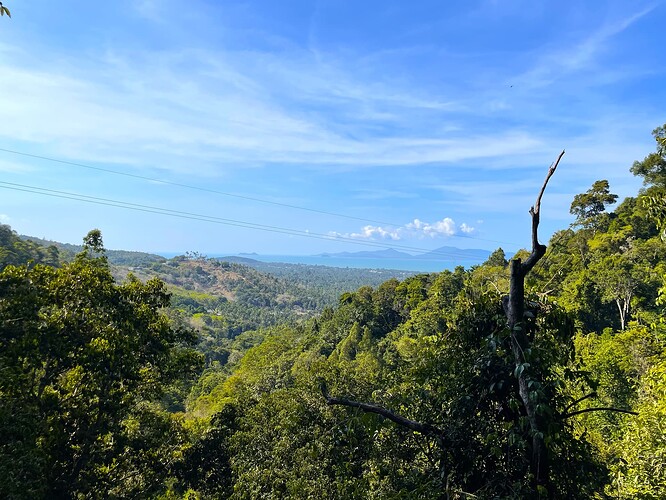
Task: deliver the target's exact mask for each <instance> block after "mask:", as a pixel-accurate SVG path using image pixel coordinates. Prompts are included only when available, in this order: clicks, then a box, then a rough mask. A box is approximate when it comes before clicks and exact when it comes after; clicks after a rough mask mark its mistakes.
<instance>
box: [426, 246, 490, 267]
mask: <svg viewBox="0 0 666 500" xmlns="http://www.w3.org/2000/svg"><path fill="white" fill-rule="evenodd" d="M491 253H492V252H490V251H488V250H482V249H480V248H457V247H449V246H443V247H439V248H436V249H435V250H431V251H430V252H428V253H424V254H421V255H417V256H416V257H415V258H417V259H425V260H443V261H455V262H459V261H460V262H465V263H466V264H469V261H472V262H473V263H475V264H477V263H478V264H481V263H483V262H484V261H486V260H488V257H490V254H491Z"/></svg>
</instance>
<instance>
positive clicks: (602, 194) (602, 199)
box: [569, 180, 617, 230]
mask: <svg viewBox="0 0 666 500" xmlns="http://www.w3.org/2000/svg"><path fill="white" fill-rule="evenodd" d="M616 200H617V195H616V194H612V193H611V192H610V188H609V185H608V181H607V180H600V181H596V182H595V183H594V184H592V187H591V188H590V189H588V190H587V192H585V193H582V194H577V195H576V196H574V199H573V201H572V202H571V208H570V210H569V211H570V212H571V214H572V215H575V216H576V221H575V222H574V224H575V225H576V226H580V227H583V228H587V229H594V230H598V229H600V228H601V226H602V224H603V222H604V217H603V214H604V212H605V211H606V207H607V206H608V205H612V204H613V203H615V201H616ZM606 219H607V218H606Z"/></svg>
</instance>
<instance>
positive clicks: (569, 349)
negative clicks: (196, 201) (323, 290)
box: [0, 127, 666, 499]
mask: <svg viewBox="0 0 666 500" xmlns="http://www.w3.org/2000/svg"><path fill="white" fill-rule="evenodd" d="M664 130H665V129H664V127H659V128H657V129H656V130H655V131H654V136H655V139H656V141H657V148H656V151H655V152H653V153H650V154H649V155H648V156H646V158H645V159H644V160H642V161H637V162H636V163H634V165H633V166H632V167H631V171H632V173H634V174H635V175H638V176H640V177H642V178H643V180H644V186H643V188H642V190H641V191H640V192H639V193H638V194H637V196H635V197H629V198H626V199H624V200H622V201H621V202H620V203H619V204H617V206H615V207H614V209H613V210H612V211H609V207H610V206H611V205H614V203H615V201H616V199H617V197H616V195H614V194H612V192H611V186H610V185H609V183H608V182H607V181H605V180H599V181H596V182H595V183H593V185H592V186H591V188H590V190H588V191H587V192H586V193H582V194H580V195H577V196H576V197H575V198H574V200H573V202H572V205H571V211H572V214H573V215H575V217H576V221H575V222H574V225H573V226H572V227H571V228H569V229H564V230H562V231H559V232H558V233H556V234H555V235H553V237H552V238H551V240H550V242H549V245H548V248H547V250H546V253H545V255H544V257H543V258H541V259H540V260H539V261H538V263H537V264H536V266H535V267H534V268H533V269H532V270H531V272H530V273H529V274H527V276H526V281H525V298H526V302H525V312H524V315H523V316H522V321H519V322H518V324H516V325H515V326H514V328H513V329H509V328H508V327H507V319H506V315H505V310H504V308H503V305H502V304H503V297H505V296H506V295H507V293H508V292H509V287H510V268H511V266H513V265H514V264H510V263H509V262H507V260H506V258H505V256H504V253H503V251H501V249H498V251H496V252H495V253H494V254H493V255H492V256H491V258H489V260H488V261H487V262H486V263H484V264H483V265H481V266H478V267H475V268H472V269H463V268H462V267H459V268H457V269H455V270H454V271H444V272H441V273H432V274H421V275H417V276H413V277H409V278H406V279H404V280H402V281H399V280H397V279H391V280H388V281H385V282H384V283H382V284H381V285H378V286H376V287H374V288H371V287H368V286H364V287H361V288H358V289H357V290H356V291H353V292H346V293H343V294H342V295H341V296H340V297H339V300H338V303H337V305H336V306H335V307H329V308H325V309H323V311H322V312H321V313H319V314H317V315H315V316H306V317H303V318H302V319H300V320H299V319H297V318H296V319H291V320H289V321H287V322H286V323H281V324H273V325H269V324H264V325H263V326H262V327H261V328H259V329H258V330H255V331H252V330H246V331H243V332H242V333H240V334H238V335H236V334H234V335H231V336H229V335H226V336H224V335H219V336H216V335H214V333H215V332H216V331H218V330H217V329H219V328H223V326H218V324H217V323H215V321H218V320H217V319H215V320H214V319H213V318H212V316H215V315H210V314H209V316H210V317H211V319H210V321H209V324H207V325H206V326H207V328H208V330H206V331H207V332H208V333H207V335H208V337H209V340H208V341H207V342H204V343H202V342H201V341H200V340H199V341H197V334H196V333H195V332H194V331H193V330H192V329H191V328H189V326H188V325H191V324H196V321H195V320H192V321H195V322H194V323H193V322H192V321H191V319H192V318H194V315H196V314H201V313H196V312H193V311H188V310H187V309H186V308H182V307H181V308H180V312H179V313H178V314H175V313H174V310H173V309H170V308H169V303H170V300H171V296H170V293H168V291H167V289H166V288H165V285H164V283H162V282H161V281H159V280H154V279H153V280H147V281H145V282H144V281H141V280H138V279H136V278H133V277H131V276H130V277H129V278H128V279H127V280H126V281H124V282H122V283H119V282H117V281H116V280H114V278H113V275H112V273H111V269H110V266H109V263H108V261H107V259H106V257H105V251H104V248H103V245H102V242H101V234H99V233H98V232H91V233H90V234H89V235H88V236H87V237H86V239H85V246H84V249H83V251H82V252H81V253H79V254H78V255H77V256H76V258H75V259H74V260H73V261H71V262H62V260H61V257H60V255H59V253H58V251H57V248H56V249H55V250H54V249H45V248H44V247H41V246H39V245H37V244H35V243H31V242H25V241H22V240H20V239H19V238H17V237H16V235H15V234H14V233H13V232H12V231H11V230H10V229H9V228H8V227H6V226H3V227H2V228H0V238H1V240H0V248H1V249H2V250H1V253H0V267H2V268H4V269H3V270H2V271H1V272H0V322H1V326H0V328H1V330H0V331H1V335H2V337H1V338H0V342H1V343H0V368H1V370H0V400H1V401H0V413H1V415H0V426H1V427H2V433H1V434H0V435H1V436H2V438H0V439H2V441H0V449H1V450H2V453H0V489H2V494H3V496H5V497H9V498H40V497H41V498H54V497H61V498H71V497H77V496H81V497H119V498H123V497H131V496H137V495H140V496H144V497H154V498H169V499H171V498H311V497H320V498H442V497H445V498H446V497H448V498H465V497H468V498H474V497H476V498H534V497H543V498H603V497H608V496H613V497H619V498H664V497H666V469H665V468H664V467H663V464H664V462H665V460H666V442H664V438H663V429H664V428H665V426H666V349H665V347H666V346H665V343H666V324H665V323H664V318H665V316H664V312H665V311H664V307H665V306H666V285H665V281H664V280H665V277H666V259H665V257H666V243H665V242H664V241H663V240H662V238H661V235H662V231H663V230H664V227H666V217H665V214H664V206H666V204H665V203H664V200H665V197H664V196H665V191H664V190H665V189H666V168H665V167H666V147H665V146H664V145H663V139H664ZM528 255H529V253H528V252H526V251H520V252H518V253H517V254H516V256H515V258H521V259H523V260H524V259H525V258H527V257H528ZM156 265H159V266H163V265H164V263H158V264H156ZM185 269H186V268H185V267H184V268H183V270H185ZM202 269H203V268H202ZM203 270H205V269H203ZM206 272H208V271H206ZM196 273H197V272H196V271H195V272H194V274H195V275H196ZM202 276H203V275H202ZM266 286H267V287H268V282H266ZM275 290H276V291H277V288H276V289H275ZM269 295H270V294H268V295H265V297H266V298H267V300H269V302H270V300H271V298H270V296H269ZM178 300H180V299H178ZM275 304H276V306H277V304H278V302H277V301H276V302H275ZM219 312H221V314H220V315H219V316H220V318H221V319H219V321H220V322H221V323H220V324H224V321H225V314H228V313H226V312H224V311H223V310H222V309H220V311H219ZM201 321H203V320H201ZM202 324H203V323H202ZM516 328H518V329H519V331H520V332H521V335H523V336H524V339H525V341H524V343H523V344H522V347H524V352H523V354H522V355H521V357H520V359H519V360H518V358H516V356H515V345H514V344H513V342H514V339H515V338H516V333H515V332H516V331H517V330H516ZM230 337H231V338H230ZM195 346H198V347H197V349H198V350H197V349H194V347H195ZM216 349H217V350H218V351H219V350H225V349H226V350H227V352H231V351H233V353H234V355H233V356H217V357H214V356H210V355H209V353H210V352H211V351H215V350H216ZM220 352H221V351H220ZM518 361H520V362H518ZM523 382H524V385H525V387H523ZM322 389H323V390H322ZM524 389H526V390H527V397H528V401H531V402H532V403H533V410H534V413H533V415H530V413H529V411H527V410H526V403H525V398H524V394H523V393H522V392H521V391H524ZM342 400H344V401H345V402H347V403H349V402H354V403H359V404H357V405H356V406H354V405H349V404H346V405H339V404H329V403H336V402H339V401H342ZM373 408H374V409H377V408H381V409H383V410H384V411H385V412H384V413H383V414H382V413H378V412H377V411H374V410H373ZM390 415H394V416H399V417H400V418H402V419H403V420H404V421H403V422H402V424H400V423H398V424H396V419H392V418H390ZM531 418H535V419H536V420H537V422H538V427H537V429H538V431H537V432H538V433H539V434H540V435H536V432H535V431H534V429H535V427H534V426H533V425H532V424H531V422H530V419H531ZM405 421H406V422H412V423H418V424H421V426H420V427H418V426H412V427H409V425H405V423H406V422H405ZM537 441H541V442H543V444H544V446H545V449H546V451H547V454H546V455H545V457H544V458H545V460H547V461H548V470H549V474H548V478H547V481H545V482H539V481H535V477H534V468H533V467H532V457H533V451H534V447H535V444H534V443H535V442H537ZM472 495H473V496H472Z"/></svg>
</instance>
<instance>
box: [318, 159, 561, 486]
mask: <svg viewBox="0 0 666 500" xmlns="http://www.w3.org/2000/svg"><path fill="white" fill-rule="evenodd" d="M563 156H564V151H562V152H561V153H560V155H559V156H558V157H557V160H556V161H555V162H554V163H553V164H552V165H551V166H550V168H549V169H548V173H547V175H546V179H545V181H544V182H543V185H542V186H541V190H540V191H539V194H538V196H537V199H536V202H535V204H534V206H533V207H532V208H531V209H530V215H531V216H532V253H531V254H530V255H529V257H528V258H527V259H525V262H522V261H521V259H513V260H512V261H511V265H510V289H509V290H510V291H509V296H508V297H505V300H504V301H503V307H504V313H505V315H506V318H507V326H508V329H509V331H510V336H511V350H512V353H513V357H514V362H515V366H516V370H515V373H516V374H517V378H518V392H519V396H520V399H521V401H522V404H523V407H524V410H525V415H526V416H527V418H528V421H529V426H530V433H531V436H532V442H531V459H530V464H531V471H532V475H533V482H534V490H535V493H537V492H539V491H541V490H542V489H545V490H546V491H549V490H550V488H549V462H548V449H547V447H546V443H545V439H544V435H545V423H544V422H542V418H541V417H540V415H539V413H538V412H537V405H538V404H539V403H540V401H538V400H536V399H535V398H534V396H533V394H532V393H533V392H534V391H531V390H530V382H532V381H536V382H540V381H538V380H536V375H535V374H534V371H533V370H530V368H529V363H528V360H527V359H526V355H525V353H526V352H529V347H530V339H529V338H528V336H527V329H526V328H525V325H524V316H525V277H526V276H527V274H528V273H529V272H530V271H531V270H532V269H533V268H534V266H535V265H536V263H537V262H538V261H539V260H540V259H541V258H542V257H543V256H544V254H545V253H546V246H545V245H542V244H541V243H539V237H538V228H539V220H540V215H541V198H542V197H543V194H544V192H545V190H546V186H547V185H548V181H549V180H550V178H551V177H552V176H553V174H554V173H555V170H556V169H557V166H558V165H559V163H560V160H561V159H562V157H563ZM321 390H322V394H323V395H324V398H325V399H326V402H327V403H328V404H329V405H342V406H349V407H353V408H359V409H361V410H363V411H366V412H370V413H376V414H378V415H382V416H383V417H385V418H388V419H389V420H391V421H393V422H395V423H396V424H398V425H401V426H404V427H406V428H408V429H411V430H412V431H414V432H419V433H421V434H424V435H433V436H435V437H437V438H438V440H439V441H440V443H441V442H443V440H444V438H445V432H444V431H443V430H442V429H440V428H438V427H436V426H434V425H431V424H428V423H422V422H415V421H413V420H409V419H407V418H405V417H402V416H400V415H398V414H396V413H395V412H393V411H391V410H388V409H386V408H382V407H380V406H378V405H375V404H372V403H362V402H358V401H353V400H349V399H344V398H338V397H331V396H330V395H329V393H328V390H327V389H326V385H325V384H324V383H322V385H321ZM537 494H538V493H537Z"/></svg>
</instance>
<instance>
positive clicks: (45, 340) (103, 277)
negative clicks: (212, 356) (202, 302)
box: [0, 231, 201, 498]
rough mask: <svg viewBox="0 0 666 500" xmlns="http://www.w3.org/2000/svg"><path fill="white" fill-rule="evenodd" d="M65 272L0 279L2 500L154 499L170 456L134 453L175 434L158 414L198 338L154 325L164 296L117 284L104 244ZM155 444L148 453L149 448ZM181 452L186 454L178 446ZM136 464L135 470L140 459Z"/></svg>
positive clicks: (194, 357) (133, 282) (10, 270)
mask: <svg viewBox="0 0 666 500" xmlns="http://www.w3.org/2000/svg"><path fill="white" fill-rule="evenodd" d="M84 243H85V245H86V246H85V249H84V252H82V253H81V254H80V255H78V256H77V258H76V260H75V261H74V262H73V263H71V264H67V265H65V266H63V267H61V268H58V269H56V268H52V267H47V266H43V265H37V266H35V267H32V268H29V267H27V266H18V267H17V266H8V267H7V268H5V269H4V270H3V271H2V272H1V273H0V449H1V450H2V453H1V454H0V485H1V486H0V489H2V490H3V496H5V497H9V498H40V497H45V498H70V497H76V496H85V497H88V496H94V497H106V496H109V495H111V494H112V492H115V494H119V492H123V491H124V493H123V494H131V493H132V491H137V488H138V491H141V490H145V491H150V490H151V489H155V488H158V489H159V488H161V480H160V479H159V478H162V479H163V477H164V476H165V474H166V472H167V470H168V466H169V464H168V461H169V452H168V451H169V446H166V448H164V447H161V448H160V447H159V446H156V447H155V451H157V450H158V449H160V450H161V451H162V454H161V455H160V456H153V457H152V458H153V460H150V459H148V458H147V457H145V456H144V455H143V454H142V452H141V451H140V450H141V449H142V447H143V448H144V449H145V447H146V441H145V440H143V438H142V436H143V437H146V436H150V435H151V433H152V431H151V430H150V429H154V428H155V426H158V427H160V428H161V429H162V431H165V429H169V430H168V431H166V432H168V433H169V434H170V435H172V436H174V441H172V442H171V443H172V445H171V448H170V451H175V450H174V446H175V447H177V446H178V438H177V436H178V435H179V433H178V431H177V429H176V428H177V427H178V425H177V422H175V421H173V420H172V419H171V418H170V417H168V416H165V415H164V413H163V412H161V411H160V410H159V405H156V403H157V402H158V401H159V398H160V397H161V396H162V394H163V391H164V388H165V387H166V385H167V384H169V383H170V382H171V381H174V380H176V379H178V378H180V377H183V376H188V375H192V374H194V373H195V372H196V371H197V370H198V369H199V366H200V362H201V359H200V356H199V355H198V354H196V353H194V351H192V350H191V349H189V348H188V347H187V346H188V345H190V344H192V343H193V342H194V341H195V339H196V336H195V334H194V332H192V331H189V330H174V329H173V328H172V327H171V326H170V323H169V321H168V319H167V318H166V317H165V316H164V314H163V313H162V311H163V309H164V308H165V307H167V306H168V304H169V294H168V293H167V291H166V288H165V286H164V284H163V283H162V282H160V281H157V280H151V281H148V282H147V283H142V282H140V281H138V280H137V279H133V278H130V279H129V280H128V281H127V282H126V283H124V284H121V285H119V284H116V283H115V282H114V279H113V276H112V275H111V272H110V270H109V267H108V264H107V262H106V260H105V259H104V257H101V256H100V255H102V254H103V246H102V240H101V234H100V233H99V231H93V232H91V233H89V234H88V236H87V237H86V238H85V239H84ZM153 444H154V442H153ZM180 444H181V445H182V442H181V443H180ZM141 457H143V458H141Z"/></svg>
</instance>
